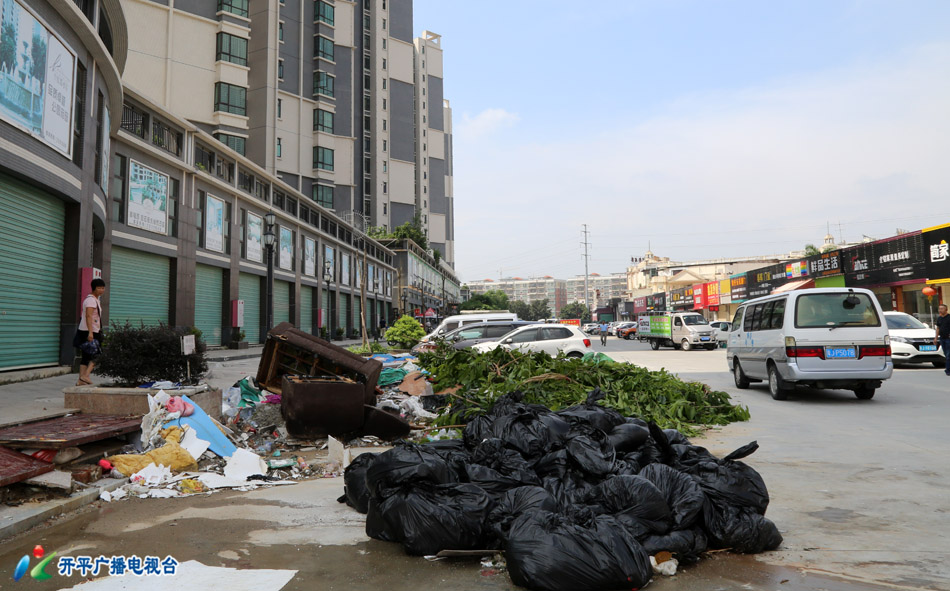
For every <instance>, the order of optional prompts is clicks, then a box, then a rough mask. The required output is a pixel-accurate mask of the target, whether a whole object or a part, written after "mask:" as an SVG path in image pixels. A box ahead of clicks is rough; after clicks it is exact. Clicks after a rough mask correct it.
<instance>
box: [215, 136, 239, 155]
mask: <svg viewBox="0 0 950 591" xmlns="http://www.w3.org/2000/svg"><path fill="white" fill-rule="evenodd" d="M214 137H215V138H216V139H217V140H218V141H219V142H221V143H222V144H224V145H225V146H227V147H229V148H231V149H232V150H234V151H235V152H237V153H238V154H240V155H241V156H244V154H245V149H246V147H247V138H243V137H240V136H236V135H230V134H227V133H216V134H214Z"/></svg>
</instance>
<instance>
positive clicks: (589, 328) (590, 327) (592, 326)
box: [581, 322, 600, 334]
mask: <svg viewBox="0 0 950 591" xmlns="http://www.w3.org/2000/svg"><path fill="white" fill-rule="evenodd" d="M581 331H583V332H584V334H594V333H596V332H600V325H599V324H597V323H596V322H588V323H587V324H585V325H584V326H582V327H581Z"/></svg>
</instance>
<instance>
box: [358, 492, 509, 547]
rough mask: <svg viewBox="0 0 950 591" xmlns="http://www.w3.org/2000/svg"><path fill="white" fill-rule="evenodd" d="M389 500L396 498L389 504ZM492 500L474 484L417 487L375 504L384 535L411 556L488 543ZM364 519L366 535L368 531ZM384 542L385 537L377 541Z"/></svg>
mask: <svg viewBox="0 0 950 591" xmlns="http://www.w3.org/2000/svg"><path fill="white" fill-rule="evenodd" d="M393 499H397V500H395V501H393ZM493 508H494V501H492V499H491V497H489V496H488V493H486V492H485V491H484V490H482V489H481V488H479V487H478V486H475V485H474V484H449V485H437V486H431V485H430V486H420V487H416V488H413V489H409V490H406V491H401V492H398V493H396V494H395V495H394V496H393V497H391V498H390V499H387V500H386V501H383V502H382V503H381V504H380V505H379V516H380V517H381V519H382V522H383V523H384V524H385V527H384V528H383V532H384V534H385V535H386V536H387V537H389V538H395V539H393V540H391V541H396V542H400V543H401V544H402V545H403V548H405V550H406V553H408V554H411V555H415V556H425V555H429V554H436V553H438V552H439V551H441V550H477V549H481V548H487V547H488V546H489V544H490V542H491V539H492V536H491V530H490V527H489V522H488V515H489V513H491V510H492V509H493ZM368 528H369V520H368V519H367V534H370V532H369V529H368ZM379 539H385V538H382V537H381V538H379Z"/></svg>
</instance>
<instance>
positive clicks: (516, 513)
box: [488, 486, 557, 540]
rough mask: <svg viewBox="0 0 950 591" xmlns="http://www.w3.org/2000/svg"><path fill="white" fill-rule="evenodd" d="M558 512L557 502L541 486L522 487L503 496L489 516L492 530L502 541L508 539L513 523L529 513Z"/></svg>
mask: <svg viewBox="0 0 950 591" xmlns="http://www.w3.org/2000/svg"><path fill="white" fill-rule="evenodd" d="M535 510H540V511H550V512H556V511H557V501H556V500H555V499H554V497H553V496H552V495H551V493H549V492H548V491H547V490H545V489H543V488H541V487H540V486H521V487H518V488H513V489H511V490H509V491H508V492H506V493H504V494H503V495H501V498H499V499H498V503H497V504H496V505H495V508H494V509H492V512H491V514H490V515H489V516H488V521H489V522H491V526H492V530H493V531H494V532H495V535H496V536H498V538H499V539H500V540H507V539H508V530H509V528H510V527H511V524H512V522H513V521H514V520H515V519H517V518H518V517H520V516H521V515H524V514H525V513H527V512H529V511H535Z"/></svg>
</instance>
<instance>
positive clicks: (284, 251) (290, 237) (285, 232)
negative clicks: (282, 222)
mask: <svg viewBox="0 0 950 591" xmlns="http://www.w3.org/2000/svg"><path fill="white" fill-rule="evenodd" d="M278 266H279V267H280V268H281V269H286V270H288V271H291V270H293V268H294V233H293V232H292V231H291V230H290V228H285V227H283V226H280V262H279V263H278Z"/></svg>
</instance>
